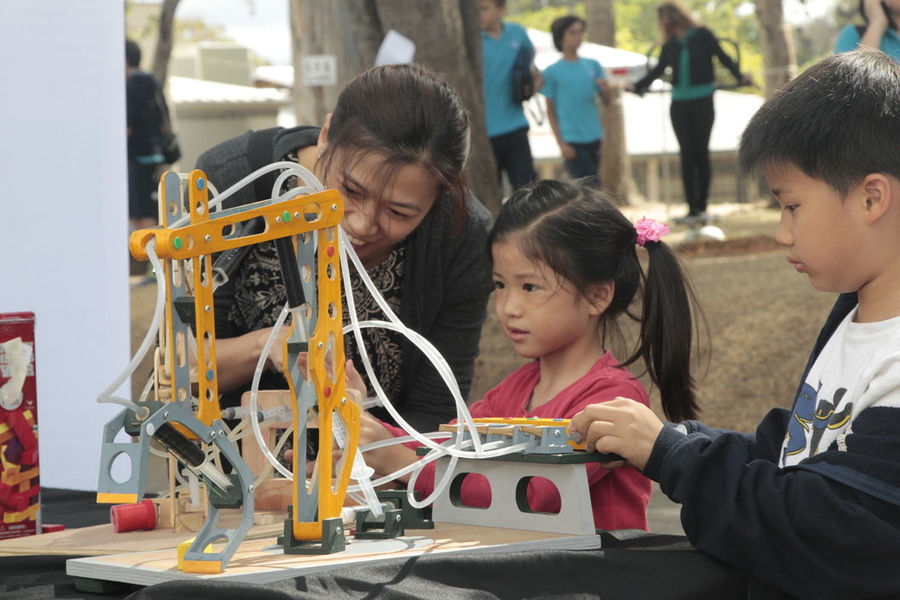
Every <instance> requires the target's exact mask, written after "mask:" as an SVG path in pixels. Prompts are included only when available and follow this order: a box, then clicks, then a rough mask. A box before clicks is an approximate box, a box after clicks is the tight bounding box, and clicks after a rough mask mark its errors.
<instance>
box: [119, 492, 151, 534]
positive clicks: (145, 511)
mask: <svg viewBox="0 0 900 600" xmlns="http://www.w3.org/2000/svg"><path fill="white" fill-rule="evenodd" d="M109 518H110V521H112V526H113V531H115V532H116V533H122V532H124V531H134V530H135V529H146V530H148V531H149V530H151V529H155V528H156V505H155V504H154V503H153V500H150V499H149V498H146V499H144V500H141V501H140V502H138V503H137V504H117V505H116V506H113V507H111V508H110V509H109Z"/></svg>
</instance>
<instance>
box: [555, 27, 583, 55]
mask: <svg viewBox="0 0 900 600" xmlns="http://www.w3.org/2000/svg"><path fill="white" fill-rule="evenodd" d="M583 38H584V24H583V23H580V22H577V21H576V22H575V23H572V24H571V25H569V26H568V27H567V28H566V30H565V31H564V32H563V37H562V41H561V42H560V46H562V51H563V52H575V51H576V50H578V48H579V46H581V41H582V39H583Z"/></svg>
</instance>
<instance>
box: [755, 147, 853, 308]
mask: <svg viewBox="0 0 900 600" xmlns="http://www.w3.org/2000/svg"><path fill="white" fill-rule="evenodd" d="M765 175H766V180H767V181H768V183H769V187H770V188H771V190H772V194H773V195H774V196H775V199H776V200H778V204H779V206H781V222H780V223H779V225H778V231H777V233H776V234H775V239H776V241H778V243H780V244H784V245H785V246H787V247H788V249H789V250H788V257H787V260H788V262H789V263H790V264H791V265H792V266H793V267H794V269H796V270H797V272H798V273H806V275H807V276H808V277H809V282H810V283H811V284H812V285H813V287H814V288H816V289H817V290H820V291H823V292H853V291H856V290H858V289H860V288H861V287H862V286H863V285H864V284H865V283H866V282H867V281H868V279H869V273H868V271H869V267H870V266H871V265H870V264H867V263H869V262H870V261H868V260H866V259H865V256H866V253H865V248H866V247H867V244H866V243H865V238H866V234H865V231H864V229H863V227H862V222H861V217H862V216H863V215H861V214H860V212H864V211H861V210H860V209H859V208H858V204H857V203H856V202H853V201H850V200H847V201H845V200H844V198H843V197H842V196H841V195H840V194H839V193H838V192H837V191H836V190H835V189H834V188H832V187H831V186H830V185H828V184H827V183H825V182H824V181H822V180H820V179H814V178H812V177H809V176H808V175H806V174H805V173H803V171H801V170H800V169H799V168H797V167H796V166H794V165H792V164H773V165H769V166H767V167H766V169H765Z"/></svg>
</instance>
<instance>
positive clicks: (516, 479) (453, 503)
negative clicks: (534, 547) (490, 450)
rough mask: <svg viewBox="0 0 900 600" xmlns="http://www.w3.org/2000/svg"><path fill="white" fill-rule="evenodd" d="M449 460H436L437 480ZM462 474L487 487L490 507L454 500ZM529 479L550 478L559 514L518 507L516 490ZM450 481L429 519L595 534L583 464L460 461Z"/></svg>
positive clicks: (466, 523) (532, 529) (436, 502)
mask: <svg viewBox="0 0 900 600" xmlns="http://www.w3.org/2000/svg"><path fill="white" fill-rule="evenodd" d="M449 462H450V461H449V458H446V457H443V458H439V459H438V460H437V464H436V469H435V480H436V481H439V480H440V479H441V478H442V477H443V475H444V472H445V471H446V469H447V466H448V463H449ZM461 473H477V474H480V475H483V476H485V477H486V478H487V480H488V482H490V485H491V505H490V506H489V507H488V508H479V507H472V506H465V505H463V504H462V503H461V502H459V501H458V499H455V498H454V497H453V496H454V493H455V492H454V488H455V486H454V485H453V481H454V480H455V479H456V478H457V476H458V475H459V474H461ZM529 477H543V478H545V479H549V480H550V481H551V482H553V484H554V485H555V486H556V488H557V489H558V490H559V495H560V498H561V507H560V511H559V513H539V512H532V511H530V510H528V509H527V506H526V507H523V506H520V504H519V501H518V500H517V498H516V489H517V487H518V486H519V484H520V482H523V485H524V480H527V479H528V478H529ZM450 482H451V483H450V485H448V486H447V489H445V490H444V493H443V494H441V495H440V496H438V498H437V499H436V500H435V502H434V513H433V517H432V519H433V520H434V521H435V522H444V523H460V524H463V525H481V526H485V527H503V528H505V529H526V530H530V531H547V532H551V533H570V534H574V535H587V534H593V533H594V532H595V529H594V514H593V512H592V510H591V496H590V489H589V487H588V479H587V470H586V469H585V465H584V463H572V464H545V463H537V462H516V461H505V460H490V459H478V460H472V459H460V460H459V461H458V462H457V464H456V467H455V469H454V471H453V475H452V477H451V478H450Z"/></svg>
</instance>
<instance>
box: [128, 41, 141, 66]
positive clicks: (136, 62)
mask: <svg viewBox="0 0 900 600" xmlns="http://www.w3.org/2000/svg"><path fill="white" fill-rule="evenodd" d="M125 64H126V65H128V66H129V67H131V68H133V69H137V68H138V67H140V66H141V47H140V46H138V44H137V42H135V41H134V40H125Z"/></svg>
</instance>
